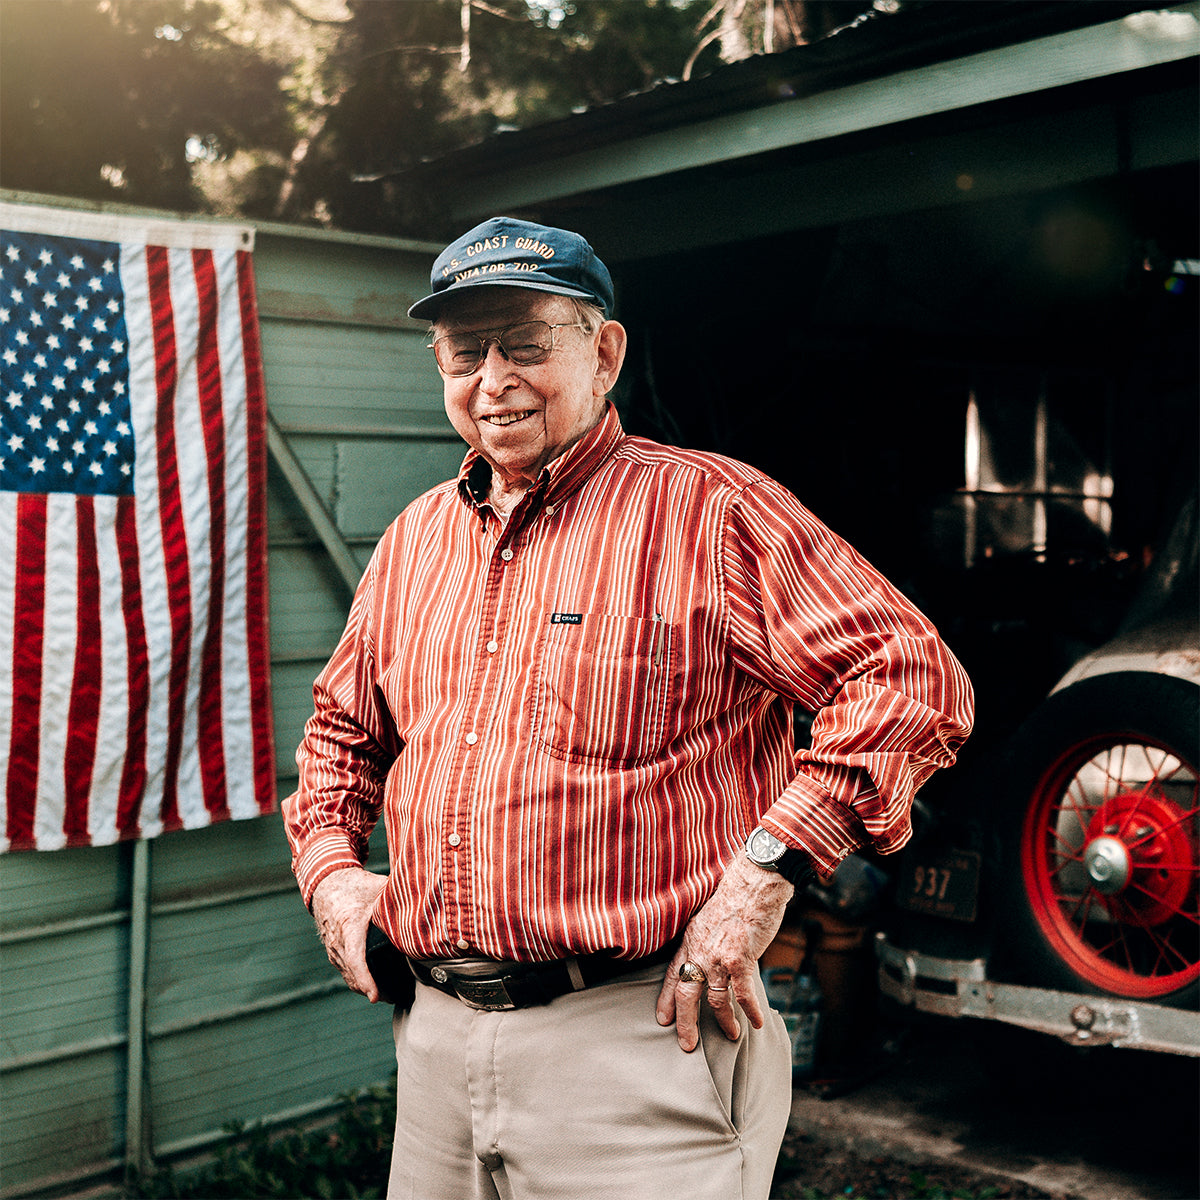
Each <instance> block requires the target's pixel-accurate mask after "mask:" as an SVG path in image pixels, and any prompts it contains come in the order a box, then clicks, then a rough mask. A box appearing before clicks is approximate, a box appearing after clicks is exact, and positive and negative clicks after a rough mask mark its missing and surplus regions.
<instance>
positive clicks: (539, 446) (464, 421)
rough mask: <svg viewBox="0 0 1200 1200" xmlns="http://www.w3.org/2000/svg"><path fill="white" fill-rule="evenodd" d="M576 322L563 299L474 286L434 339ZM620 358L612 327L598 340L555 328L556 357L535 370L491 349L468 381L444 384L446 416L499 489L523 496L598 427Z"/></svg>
mask: <svg viewBox="0 0 1200 1200" xmlns="http://www.w3.org/2000/svg"><path fill="white" fill-rule="evenodd" d="M577 320H578V317H577V315H576V312H575V309H574V307H573V306H572V305H571V304H570V302H569V301H568V300H566V299H565V298H564V297H562V296H558V295H553V294H549V293H544V292H537V291H533V290H531V289H529V288H508V287H481V288H477V289H473V290H467V291H464V292H463V293H462V294H461V295H456V296H454V297H452V298H448V299H447V302H446V304H445V307H444V308H443V310H442V312H441V313H440V314H439V317H438V320H437V322H436V324H435V326H434V336H435V337H440V336H443V335H445V334H448V333H463V332H470V333H474V334H477V335H478V336H479V337H481V338H487V337H489V336H490V337H495V336H498V335H499V334H500V332H501V330H503V329H506V328H508V327H509V326H510V325H516V324H519V323H520V322H522V321H545V322H546V323H547V324H549V325H567V326H573V325H575V323H576V322H577ZM623 353H624V330H623V329H621V326H619V325H617V323H616V322H615V321H609V322H606V323H605V324H604V326H603V327H602V328H601V329H599V330H597V331H596V332H595V333H588V331H587V330H586V329H579V328H561V329H555V330H554V350H553V351H552V352H551V354H550V356H549V357H548V358H547V359H546V360H545V361H544V362H540V363H537V364H535V365H534V366H519V365H518V364H516V363H514V362H511V361H509V360H508V359H506V358H505V356H504V354H503V352H502V351H501V350H500V347H499V346H498V345H497V344H496V343H495V342H492V343H490V344H489V345H488V347H487V356H486V357H485V358H484V359H483V361H482V362H481V363H480V364H479V366H478V367H476V369H475V370H474V371H472V372H471V373H470V374H468V375H453V376H452V375H446V374H443V375H442V382H443V386H444V396H445V403H446V415H447V416H448V417H449V418H450V423H451V424H452V425H453V426H454V428H455V429H457V430H458V432H459V434H460V435H461V436H462V437H463V438H464V439H465V440H466V442H467V443H468V444H469V445H470V446H473V447H474V448H475V449H476V450H478V451H479V453H480V454H482V455H483V457H484V458H485V459H487V461H488V462H489V463H490V464H491V466H492V469H493V471H494V472H496V473H497V474H498V475H499V476H500V477H501V479H500V481H499V482H500V483H501V484H502V486H503V487H504V488H505V489H507V490H523V489H525V488H528V487H529V486H531V485H532V484H533V482H534V481H535V480H536V479H537V477H538V475H539V474H540V473H541V471H542V468H543V467H545V466H546V464H547V463H550V462H552V461H553V460H554V459H556V458H557V457H558V456H559V455H560V454H562V453H563V452H564V451H566V450H568V449H569V448H570V447H571V446H573V445H574V444H575V443H576V442H577V441H579V439H580V438H582V437H583V436H584V434H586V433H587V432H588V431H589V430H590V429H592V428H593V427H594V426H595V425H596V424H598V423H599V421H600V419H601V417H602V416H603V415H604V404H605V401H604V397H605V395H606V394H607V393H608V391H609V389H610V388H611V387H612V385H613V383H615V382H616V377H617V372H618V371H619V370H620V366H621V359H622V357H623Z"/></svg>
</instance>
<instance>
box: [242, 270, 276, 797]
mask: <svg viewBox="0 0 1200 1200" xmlns="http://www.w3.org/2000/svg"><path fill="white" fill-rule="evenodd" d="M237 265H238V300H239V306H240V309H241V316H242V359H243V362H244V365H245V372H246V439H247V456H246V457H247V475H248V478H247V492H248V504H247V509H248V512H247V521H248V526H249V528H248V530H247V536H246V642H247V647H248V652H249V656H250V711H251V724H252V726H253V738H254V751H253V753H254V779H255V794H256V795H257V796H259V797H260V801H259V803H260V806H261V807H262V809H263V811H264V812H266V811H268V809H269V807H270V804H271V801H272V799H273V797H274V795H275V731H274V726H273V723H272V714H271V704H270V698H271V692H270V686H269V684H270V678H269V676H270V646H269V641H270V639H269V634H268V617H267V544H266V536H267V535H266V530H267V486H266V461H267V447H266V426H267V418H266V409H267V398H266V390H265V388H264V386H263V370H262V349H261V346H260V343H259V335H258V320H257V309H256V307H255V300H254V264H253V260H252V259H251V257H250V254H249V252H248V251H245V250H239V251H238V255H237Z"/></svg>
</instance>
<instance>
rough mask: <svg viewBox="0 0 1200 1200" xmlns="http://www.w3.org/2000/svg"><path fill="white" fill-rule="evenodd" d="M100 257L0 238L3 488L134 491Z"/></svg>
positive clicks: (113, 280)
mask: <svg viewBox="0 0 1200 1200" xmlns="http://www.w3.org/2000/svg"><path fill="white" fill-rule="evenodd" d="M0 3H2V0H0ZM10 239H11V240H10ZM73 252H74V253H73ZM102 255H103V251H102V250H100V251H98V250H97V248H96V245H95V243H85V242H82V241H79V240H78V239H72V238H66V237H55V236H53V235H40V234H24V233H22V232H19V231H18V232H14V233H12V234H8V233H6V235H5V239H4V241H3V243H0V368H3V370H4V374H5V383H4V387H3V389H0V456H2V457H0V475H2V476H3V478H2V480H0V489H3V490H5V491H10V490H12V491H31V492H43V493H45V492H50V493H53V492H66V493H72V492H74V493H77V494H80V493H82V494H97V495H100V494H109V493H114V494H121V493H128V492H130V491H131V483H132V476H133V455H134V453H135V449H134V439H133V433H132V429H131V424H132V422H131V419H130V416H129V401H128V390H129V389H128V382H127V381H128V371H129V364H128V359H127V346H128V339H127V337H126V336H125V321H124V307H123V304H122V297H121V284H120V276H119V267H120V258H119V256H117V255H116V254H113V255H111V256H103V257H102ZM110 314H111V315H110Z"/></svg>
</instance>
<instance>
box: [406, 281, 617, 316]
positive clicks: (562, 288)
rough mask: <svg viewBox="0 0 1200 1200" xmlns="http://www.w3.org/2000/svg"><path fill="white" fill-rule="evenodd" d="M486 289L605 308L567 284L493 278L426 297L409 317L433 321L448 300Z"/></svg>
mask: <svg viewBox="0 0 1200 1200" xmlns="http://www.w3.org/2000/svg"><path fill="white" fill-rule="evenodd" d="M484 287H493V288H494V287H507V288H524V289H525V290H526V291H530V292H549V293H551V294H552V295H555V296H574V297H575V298H576V299H577V300H587V301H589V302H590V303H592V304H595V305H596V306H597V307H598V308H601V309H603V308H604V307H605V305H604V303H603V302H602V301H601V300H600V299H599V298H598V297H597V296H595V295H593V294H592V293H591V292H585V291H583V290H582V289H580V288H573V287H571V286H569V285H568V284H565V283H560V284H548V283H541V282H539V283H533V282H532V281H529V282H526V281H525V280H524V279H495V278H492V279H479V280H464V281H463V282H462V283H456V284H454V285H453V286H452V287H448V288H445V289H444V290H443V291H440V292H434V293H433V294H432V295H429V296H424V297H422V298H421V299H420V300H418V301H417V302H416V304H414V305H413V306H412V307H411V308H410V309H409V310H408V315H409V316H410V317H414V318H416V319H417V320H419V321H432V320H434V318H435V317H436V316H437V313H438V310H439V309H440V308H441V307H442V305H443V304H445V302H446V301H447V300H449V299H451V298H452V297H454V296H456V295H457V294H458V293H460V292H465V291H467V290H468V289H475V288H484Z"/></svg>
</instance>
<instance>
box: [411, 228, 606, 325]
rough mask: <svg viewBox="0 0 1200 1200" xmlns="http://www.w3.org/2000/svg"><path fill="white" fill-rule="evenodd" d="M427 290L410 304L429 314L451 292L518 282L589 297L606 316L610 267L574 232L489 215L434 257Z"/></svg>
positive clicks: (428, 316) (418, 312)
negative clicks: (429, 290) (428, 291)
mask: <svg viewBox="0 0 1200 1200" xmlns="http://www.w3.org/2000/svg"><path fill="white" fill-rule="evenodd" d="M429 286H430V287H431V288H432V289H433V290H432V291H431V292H430V294H429V295H428V296H426V297H424V298H423V299H421V300H418V301H417V302H416V304H414V305H413V306H412V308H410V309H409V310H408V315H409V316H410V317H419V318H423V319H428V320H433V319H434V318H435V317H436V316H437V312H438V309H439V308H440V307H441V304H442V301H443V300H445V298H446V297H447V296H448V295H450V294H451V293H452V292H459V291H462V290H463V289H464V288H475V287H497V286H499V287H522V288H532V289H533V290H534V291H536V292H554V293H555V294H556V295H559V296H577V297H578V298H579V299H580V300H589V301H591V303H593V304H595V305H597V306H598V307H600V308H601V309H603V311H604V315H605V316H606V317H607V316H610V315H611V314H612V308H613V282H612V276H611V275H609V273H608V268H607V267H606V266H605V265H604V264H603V263H602V262H601V261H600V260H599V259H598V258H597V257H596V252H595V251H594V250H593V249H592V248H591V246H589V245H588V243H587V242H586V241H585V240H584V239H583V238H581V237H580V236H579V234H577V233H571V232H570V231H569V230H566V229H555V228H554V227H553V226H550V225H535V224H534V223H533V222H532V221H518V220H517V219H516V218H515V217H493V218H492V219H491V220H490V221H484V223H483V224H482V225H476V226H475V228H474V229H472V230H471V231H470V232H469V233H464V234H463V235H462V237H460V238H459V239H458V240H457V241H454V242H451V243H450V245H449V246H447V247H446V249H445V250H443V251H442V252H441V254H439V255H438V256H437V259H436V260H435V261H434V264H433V270H432V271H431V272H430V276H429Z"/></svg>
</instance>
